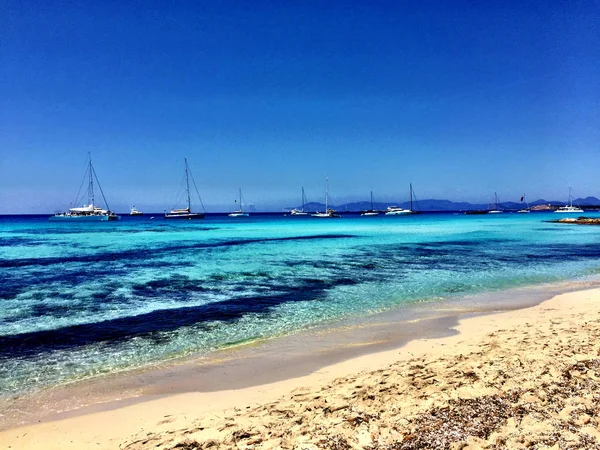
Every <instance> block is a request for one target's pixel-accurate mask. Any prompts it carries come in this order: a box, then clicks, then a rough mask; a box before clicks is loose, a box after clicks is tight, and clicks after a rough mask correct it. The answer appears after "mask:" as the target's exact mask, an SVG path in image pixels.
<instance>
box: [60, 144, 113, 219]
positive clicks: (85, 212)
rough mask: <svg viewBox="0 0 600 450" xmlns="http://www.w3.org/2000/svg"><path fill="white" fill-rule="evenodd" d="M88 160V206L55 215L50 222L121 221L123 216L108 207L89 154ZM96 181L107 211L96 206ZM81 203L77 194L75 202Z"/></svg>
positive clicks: (86, 174)
mask: <svg viewBox="0 0 600 450" xmlns="http://www.w3.org/2000/svg"><path fill="white" fill-rule="evenodd" d="M88 159H89V162H88V167H87V169H86V172H85V175H84V180H85V177H86V176H87V178H88V189H87V194H88V204H87V205H83V206H81V207H75V208H69V210H68V211H67V212H64V213H58V214H55V215H53V216H51V217H50V218H49V220H77V221H104V220H120V219H121V216H118V215H116V214H115V213H114V212H112V211H111V210H110V208H109V207H108V202H107V201H106V197H104V192H103V191H102V186H100V182H99V181H98V176H97V175H96V171H95V170H94V166H93V165H92V156H91V154H89V153H88ZM94 180H96V183H98V188H99V189H100V193H101V194H102V199H103V200H104V204H105V205H106V209H103V208H101V207H99V206H98V205H96V204H95V200H94ZM82 184H83V183H82ZM80 190H81V188H80ZM79 201H80V199H79V193H77V199H76V200H75V203H78V202H79Z"/></svg>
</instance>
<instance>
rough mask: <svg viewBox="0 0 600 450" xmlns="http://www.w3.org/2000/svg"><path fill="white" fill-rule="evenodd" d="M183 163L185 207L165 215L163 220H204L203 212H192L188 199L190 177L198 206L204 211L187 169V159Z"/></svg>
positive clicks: (190, 173)
mask: <svg viewBox="0 0 600 450" xmlns="http://www.w3.org/2000/svg"><path fill="white" fill-rule="evenodd" d="M183 161H184V162H185V192H186V199H187V207H186V208H180V209H172V210H171V211H169V212H168V213H165V216H164V218H165V219H187V220H192V219H204V216H205V215H206V213H205V212H201V213H200V212H192V202H191V199H190V176H191V177H192V182H193V183H194V188H195V189H196V194H197V195H198V200H199V201H200V205H202V209H203V210H204V204H203V203H202V199H201V198H200V193H199V192H198V187H197V186H196V181H195V180H194V176H193V175H192V172H191V171H190V169H189V167H188V162H187V158H183Z"/></svg>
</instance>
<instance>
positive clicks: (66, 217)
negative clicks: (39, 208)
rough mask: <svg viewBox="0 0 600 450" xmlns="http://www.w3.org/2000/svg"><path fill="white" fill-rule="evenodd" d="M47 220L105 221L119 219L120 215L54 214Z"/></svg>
mask: <svg viewBox="0 0 600 450" xmlns="http://www.w3.org/2000/svg"><path fill="white" fill-rule="evenodd" d="M48 220H51V221H53V222H54V221H56V222H69V221H70V222H105V221H109V220H121V216H117V215H114V216H101V215H89V216H85V215H64V214H63V215H55V216H50V217H49V218H48Z"/></svg>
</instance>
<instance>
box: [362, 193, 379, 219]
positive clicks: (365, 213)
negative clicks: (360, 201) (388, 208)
mask: <svg viewBox="0 0 600 450" xmlns="http://www.w3.org/2000/svg"><path fill="white" fill-rule="evenodd" d="M360 215H361V216H378V215H379V211H375V210H374V209H373V191H371V209H368V210H366V211H363V212H361V213H360Z"/></svg>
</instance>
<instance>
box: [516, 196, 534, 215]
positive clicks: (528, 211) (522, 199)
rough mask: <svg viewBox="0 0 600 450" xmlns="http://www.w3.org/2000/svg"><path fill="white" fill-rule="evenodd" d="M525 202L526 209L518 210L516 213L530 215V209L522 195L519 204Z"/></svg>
mask: <svg viewBox="0 0 600 450" xmlns="http://www.w3.org/2000/svg"><path fill="white" fill-rule="evenodd" d="M523 202H525V204H526V205H527V207H526V208H521V209H520V210H518V211H517V212H518V213H521V214H524V213H530V212H531V209H530V208H529V203H528V202H527V200H525V194H523V197H521V203H523Z"/></svg>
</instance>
